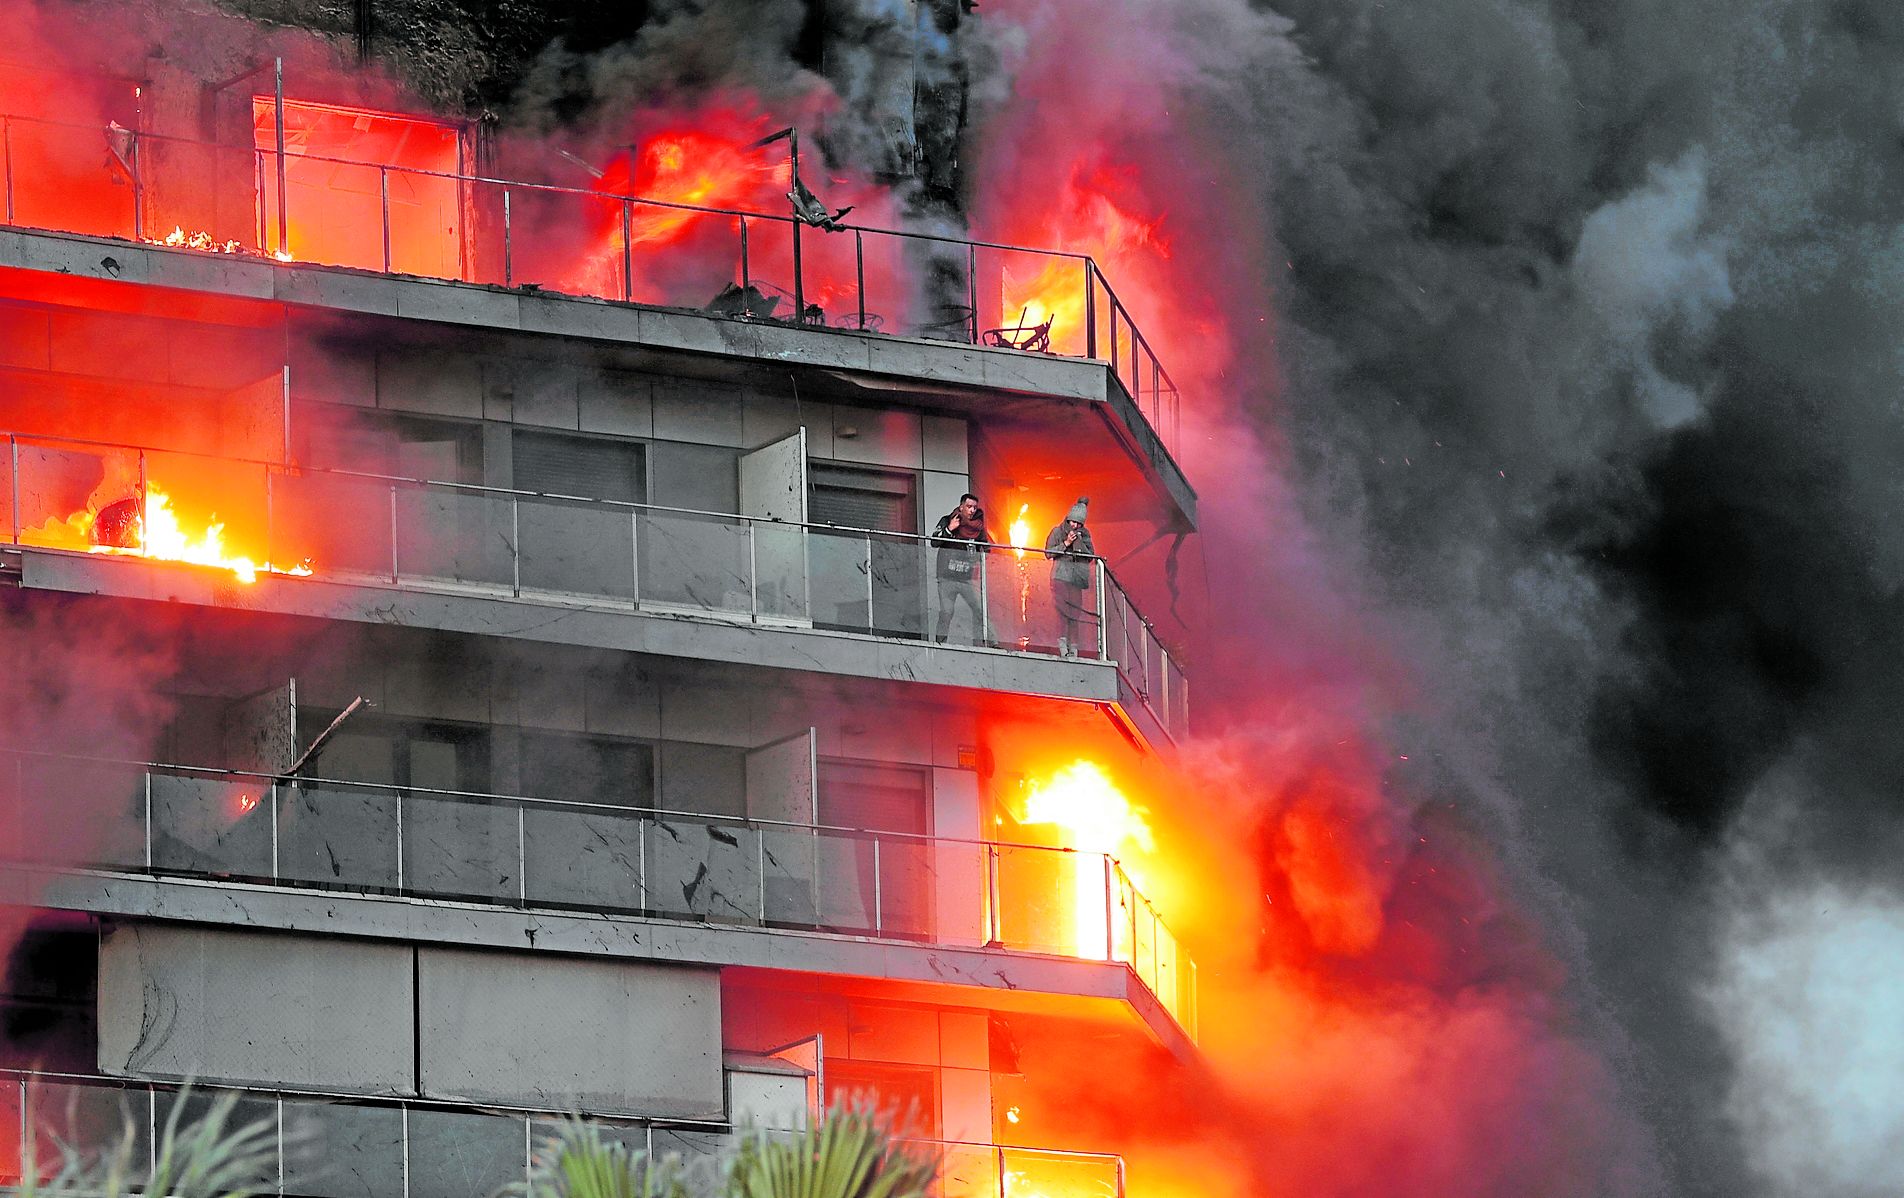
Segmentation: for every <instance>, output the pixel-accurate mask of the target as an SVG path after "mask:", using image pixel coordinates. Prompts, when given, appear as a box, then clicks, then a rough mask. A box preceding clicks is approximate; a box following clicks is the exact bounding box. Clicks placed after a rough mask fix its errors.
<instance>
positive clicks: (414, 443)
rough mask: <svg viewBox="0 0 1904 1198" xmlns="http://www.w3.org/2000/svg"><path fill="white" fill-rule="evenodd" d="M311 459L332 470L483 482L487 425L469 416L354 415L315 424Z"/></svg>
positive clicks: (312, 435)
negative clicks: (462, 418)
mask: <svg viewBox="0 0 1904 1198" xmlns="http://www.w3.org/2000/svg"><path fill="white" fill-rule="evenodd" d="M311 462H312V464H313V465H315V466H317V467H319V468H321V469H326V470H356V471H361V472H363V473H366V474H394V475H396V476H398V477H400V478H420V479H424V480H426V481H429V482H445V483H480V482H482V481H483V430H482V426H481V425H479V424H474V423H471V422H468V421H457V420H430V419H426V418H419V417H414V416H392V415H389V414H384V413H379V414H371V415H357V414H353V415H351V416H350V417H348V418H344V419H340V420H336V421H328V420H327V421H324V422H322V423H320V424H319V425H318V426H317V427H316V428H313V429H312V431H311Z"/></svg>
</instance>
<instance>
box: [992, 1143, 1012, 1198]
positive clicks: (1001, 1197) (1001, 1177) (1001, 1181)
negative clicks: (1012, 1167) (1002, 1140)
mask: <svg viewBox="0 0 1904 1198" xmlns="http://www.w3.org/2000/svg"><path fill="white" fill-rule="evenodd" d="M992 1151H993V1152H995V1153H997V1154H998V1161H997V1168H996V1169H995V1170H994V1171H993V1174H992V1175H993V1176H994V1177H996V1178H998V1198H1011V1196H1010V1194H1009V1193H1007V1192H1006V1189H1005V1146H1004V1145H1003V1144H998V1145H994V1146H993V1148H992Z"/></svg>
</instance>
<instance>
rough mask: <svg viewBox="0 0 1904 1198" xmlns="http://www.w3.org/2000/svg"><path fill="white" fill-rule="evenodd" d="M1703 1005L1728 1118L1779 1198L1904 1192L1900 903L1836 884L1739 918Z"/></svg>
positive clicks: (1728, 932)
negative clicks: (1727, 1060)
mask: <svg viewBox="0 0 1904 1198" xmlns="http://www.w3.org/2000/svg"><path fill="white" fill-rule="evenodd" d="M1722 945H1723V948H1722V952H1721V960H1720V965H1719V976H1718V978H1717V980H1716V981H1715V983H1714V984H1713V986H1712V989H1711V992H1710V995H1709V999H1710V1002H1711V1005H1712V1009H1713V1012H1714V1015H1715V1017H1716V1019H1717V1020H1718V1023H1719V1025H1720V1027H1721V1029H1722V1031H1723V1033H1724V1035H1725V1037H1726V1039H1727V1041H1728V1043H1729V1045H1730V1047H1731V1050H1732V1054H1733V1064H1734V1067H1735V1070H1736V1072H1735V1075H1734V1078H1733V1080H1732V1084H1731V1087H1730V1090H1729V1091H1728V1093H1727V1094H1726V1095H1725V1105H1726V1110H1727V1113H1728V1114H1729V1116H1730V1117H1731V1118H1732V1119H1733V1120H1734V1121H1736V1123H1737V1125H1738V1127H1739V1130H1740V1132H1741V1135H1740V1140H1741V1142H1742V1143H1743V1144H1744V1145H1745V1148H1746V1152H1747V1154H1748V1157H1749V1160H1750V1163H1751V1165H1752V1166H1753V1168H1754V1169H1755V1170H1756V1171H1757V1172H1759V1173H1760V1174H1761V1175H1762V1176H1763V1177H1764V1178H1765V1180H1766V1181H1767V1182H1769V1183H1770V1184H1771V1185H1772V1186H1773V1187H1774V1189H1775V1191H1776V1192H1778V1193H1783V1194H1806V1195H1818V1196H1830V1198H1867V1196H1868V1198H1878V1196H1880V1195H1883V1196H1893V1195H1897V1194H1900V1193H1904V1017H1901V1013H1904V969H1900V968H1899V964H1898V963H1899V962H1900V961H1904V900H1900V899H1899V898H1898V897H1897V896H1895V895H1892V894H1888V893H1884V892H1881V891H1862V892H1860V891H1851V890H1847V889H1843V888H1841V887H1838V886H1835V885H1829V884H1821V885H1817V886H1814V887H1808V888H1801V889H1791V890H1783V891H1780V892H1777V893H1774V894H1773V895H1771V896H1770V897H1768V898H1766V899H1764V900H1763V901H1761V902H1759V903H1757V904H1755V905H1753V906H1750V907H1746V908H1743V909H1741V910H1740V911H1739V912H1737V913H1735V914H1734V916H1733V917H1732V918H1731V920H1730V921H1729V926H1728V927H1727V928H1726V929H1725V931H1724V933H1723V938H1722Z"/></svg>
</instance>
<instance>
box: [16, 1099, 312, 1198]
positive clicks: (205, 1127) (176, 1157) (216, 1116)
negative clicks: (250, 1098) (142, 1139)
mask: <svg viewBox="0 0 1904 1198" xmlns="http://www.w3.org/2000/svg"><path fill="white" fill-rule="evenodd" d="M190 1097H191V1090H190V1087H187V1088H186V1089H184V1090H181V1091H179V1093H178V1094H177V1095H176V1096H175V1097H174V1099H173V1101H172V1109H171V1110H170V1111H169V1112H168V1113H167V1115H166V1118H165V1125H164V1128H163V1130H162V1131H161V1133H160V1135H159V1139H158V1141H157V1143H156V1144H154V1146H153V1151H152V1161H151V1166H150V1168H149V1169H148V1168H146V1167H144V1166H145V1162H144V1161H139V1162H137V1163H136V1164H135V1162H134V1157H135V1154H136V1149H137V1148H138V1146H139V1145H138V1129H137V1128H136V1127H134V1126H133V1125H132V1124H131V1122H130V1121H128V1122H127V1123H126V1124H125V1125H124V1126H123V1127H122V1128H121V1130H120V1133H119V1135H118V1136H117V1137H116V1138H115V1139H114V1140H113V1141H112V1143H111V1144H109V1145H107V1146H106V1147H105V1148H104V1149H102V1150H99V1151H96V1152H93V1153H86V1152H82V1151H81V1150H80V1149H78V1148H76V1147H75V1146H73V1145H71V1144H67V1143H65V1142H62V1141H59V1140H57V1139H55V1140H54V1141H53V1143H54V1146H55V1147H56V1148H57V1149H58V1151H59V1155H60V1167H59V1169H58V1170H57V1171H56V1172H53V1173H52V1174H50V1175H47V1173H46V1170H45V1169H43V1168H42V1167H41V1163H40V1161H39V1159H38V1145H37V1143H36V1140H37V1137H36V1136H32V1135H29V1136H27V1137H26V1143H24V1144H23V1145H22V1146H21V1147H22V1152H21V1170H20V1172H21V1178H20V1184H19V1187H18V1189H17V1191H16V1192H17V1193H18V1194H19V1195H20V1198H129V1196H130V1195H134V1194H150V1195H163V1196H166V1198H254V1196H255V1195H257V1194H259V1193H261V1192H262V1190H263V1186H262V1185H261V1178H262V1177H263V1176H269V1175H271V1174H275V1173H276V1171H277V1161H278V1135H277V1123H276V1121H275V1120H272V1119H260V1120H257V1121H255V1122H252V1123H248V1124H245V1125H243V1126H240V1127H234V1126H232V1113H233V1111H234V1110H235V1109H236V1108H237V1105H238V1098H239V1096H238V1095H237V1094H235V1093H225V1094H221V1095H219V1096H218V1097H217V1098H216V1099H214V1100H213V1101H212V1103H211V1105H210V1106H209V1107H208V1108H206V1110H205V1112H204V1113H203V1114H202V1115H199V1116H198V1117H196V1118H194V1119H191V1120H189V1121H187V1120H186V1119H185V1117H184V1114H185V1109H186V1105H187V1102H188V1100H189V1099H190Z"/></svg>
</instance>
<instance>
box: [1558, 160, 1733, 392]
mask: <svg viewBox="0 0 1904 1198" xmlns="http://www.w3.org/2000/svg"><path fill="white" fill-rule="evenodd" d="M1705 219H1706V156H1705V153H1704V152H1703V151H1702V150H1700V149H1698V148H1694V149H1692V150H1689V151H1688V152H1687V153H1686V154H1685V155H1684V156H1683V157H1682V158H1680V160H1679V161H1678V162H1676V163H1674V164H1673V165H1671V166H1666V167H1662V166H1654V167H1653V168H1652V170H1651V171H1650V172H1649V173H1648V177H1647V180H1646V182H1645V184H1644V185H1642V186H1640V187H1638V188H1636V189H1634V190H1633V191H1631V192H1629V193H1627V194H1626V195H1624V196H1621V197H1620V198H1619V199H1616V200H1613V201H1610V202H1609V203H1607V204H1604V205H1602V206H1601V207H1600V208H1599V209H1597V210H1596V211H1594V212H1593V213H1592V214H1591V215H1589V216H1588V217H1587V219H1586V222H1585V224H1584V225H1583V226H1582V227H1581V230H1580V240H1579V242H1578V244H1577V245H1576V246H1575V248H1574V256H1573V264H1572V271H1573V278H1574V281H1575V284H1576V285H1577V286H1578V287H1579V288H1580V291H1581V294H1582V295H1583V297H1584V298H1585V299H1586V301H1587V303H1588V305H1589V307H1591V308H1592V310H1593V312H1594V314H1595V315H1596V316H1597V317H1598V318H1599V319H1600V321H1601V322H1602V325H1603V330H1604V333H1603V335H1604V336H1605V338H1606V342H1607V345H1606V350H1607V353H1608V355H1609V356H1610V357H1611V358H1612V359H1614V360H1615V361H1621V362H1624V363H1625V364H1626V366H1627V367H1628V369H1630V370H1632V371H1633V372H1634V382H1635V389H1636V390H1637V392H1638V395H1639V398H1640V400H1641V402H1642V403H1643V404H1644V405H1645V407H1646V410H1647V414H1648V415H1650V416H1651V417H1652V418H1653V419H1654V420H1655V421H1657V422H1658V424H1659V425H1661V426H1662V427H1665V428H1672V427H1675V426H1678V425H1681V424H1684V423H1686V422H1688V421H1690V420H1692V419H1693V418H1694V417H1696V416H1697V415H1698V414H1699V411H1700V409H1701V407H1702V406H1703V404H1702V401H1701V397H1700V395H1699V393H1698V392H1697V391H1696V390H1695V388H1694V387H1693V385H1692V384H1690V383H1689V382H1687V381H1685V380H1683V379H1677V378H1673V377H1669V376H1668V374H1667V373H1666V372H1665V371H1663V370H1662V369H1661V366H1660V364H1659V362H1658V361H1657V360H1656V358H1655V354H1654V345H1653V341H1654V337H1655V334H1656V332H1657V331H1658V330H1659V329H1660V328H1661V326H1671V327H1674V328H1676V330H1677V331H1678V332H1680V333H1681V334H1682V335H1683V336H1686V337H1689V338H1693V339H1698V338H1703V337H1704V336H1705V335H1707V334H1708V333H1710V332H1711V330H1712V327H1713V323H1714V321H1716V320H1717V318H1718V316H1719V313H1720V312H1721V311H1723V310H1724V309H1725V308H1726V307H1727V306H1729V305H1730V304H1731V303H1732V298H1733V297H1732V283H1731V279H1730V277H1729V275H1728V272H1727V269H1726V247H1725V244H1724V243H1723V241H1722V240H1721V239H1720V238H1718V237H1717V236H1716V235H1714V234H1713V233H1711V232H1710V231H1709V230H1707V229H1706V228H1705Z"/></svg>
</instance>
